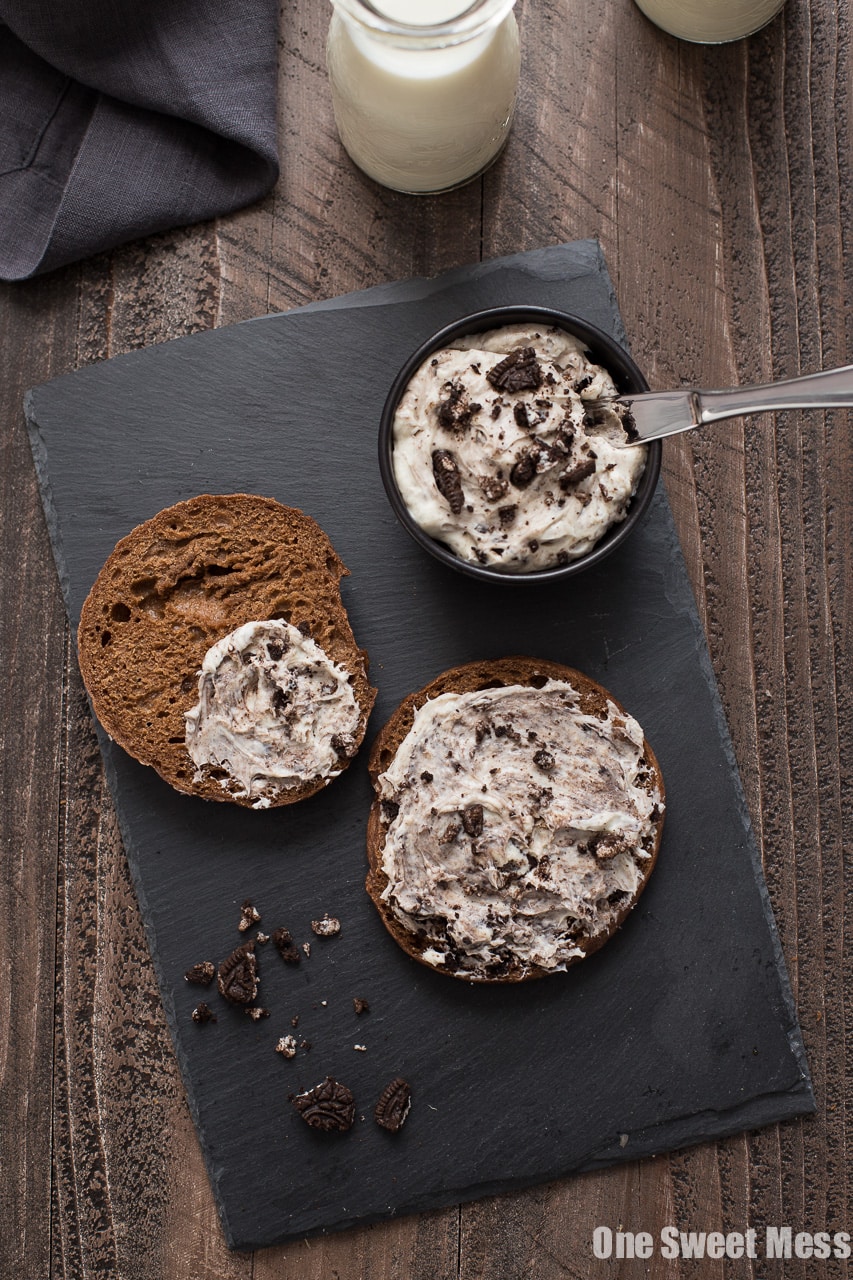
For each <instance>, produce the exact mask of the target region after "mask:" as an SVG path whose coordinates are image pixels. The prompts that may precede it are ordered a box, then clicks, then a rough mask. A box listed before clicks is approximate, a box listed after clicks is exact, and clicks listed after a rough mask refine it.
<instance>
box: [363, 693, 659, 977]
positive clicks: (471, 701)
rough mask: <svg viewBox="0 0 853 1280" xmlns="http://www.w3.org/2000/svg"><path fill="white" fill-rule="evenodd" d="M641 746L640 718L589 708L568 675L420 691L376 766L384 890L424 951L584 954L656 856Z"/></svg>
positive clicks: (652, 796)
mask: <svg viewBox="0 0 853 1280" xmlns="http://www.w3.org/2000/svg"><path fill="white" fill-rule="evenodd" d="M643 749H644V740H643V732H642V729H641V728H640V726H639V724H638V723H637V721H636V720H634V719H633V718H632V717H631V716H628V715H627V714H625V713H624V712H622V711H621V710H620V709H619V708H618V707H617V706H616V705H615V704H614V703H613V702H612V701H610V700H607V703H606V713H605V714H603V715H602V716H599V715H596V714H589V713H586V712H584V711H583V710H582V709H581V706H580V699H579V695H578V693H577V692H576V691H575V689H574V688H573V687H572V686H571V685H570V684H568V683H567V682H563V681H559V680H548V681H547V682H546V683H545V684H544V685H543V687H542V688H541V689H540V688H533V687H528V686H522V685H510V686H507V687H502V688H493V689H486V690H482V691H478V692H472V693H462V694H455V693H447V694H442V695H440V696H438V697H436V698H434V699H432V700H431V701H428V702H426V703H425V704H424V705H423V706H422V707H421V708H420V709H419V710H418V712H417V714H416V716H415V719H414V723H413V725H412V728H411V729H410V731H409V733H408V734H407V736H406V737H405V739H404V740H403V741H402V743H401V744H400V746H399V747H398V749H397V752H396V755H395V757H394V760H393V761H392V763H391V765H390V766H389V768H388V769H387V770H386V771H385V772H384V773H383V774H381V775H380V777H379V779H378V795H379V797H380V799H381V801H382V803H383V812H384V817H385V821H386V822H387V824H388V825H387V831H386V833H385V844H384V849H383V852H382V864H381V865H382V870H383V871H384V873H385V875H386V876H387V885H386V886H385V889H384V891H383V893H382V899H383V900H384V902H385V903H386V905H387V906H388V908H389V910H390V911H391V912H392V913H393V915H394V917H395V918H396V919H397V920H398V921H399V923H400V924H401V925H402V926H403V927H404V928H405V929H406V930H408V931H409V932H410V933H411V934H412V935H418V934H419V933H422V934H425V935H426V937H427V938H428V939H429V942H430V945H429V947H428V948H427V950H426V951H424V953H423V958H424V959H425V960H426V961H427V962H428V963H431V964H433V965H435V966H439V967H447V968H448V969H451V970H452V971H455V972H459V973H463V972H464V974H465V976H466V977H471V978H475V979H476V978H478V977H479V978H484V977H489V976H493V975H495V974H499V973H500V971H501V969H502V968H503V969H506V968H507V967H508V966H509V965H513V966H514V967H516V968H518V967H520V968H521V969H522V970H529V969H539V970H545V971H556V970H560V969H564V968H565V967H566V964H567V962H570V961H571V960H573V959H576V958H579V957H580V956H582V955H583V954H585V947H584V946H582V945H581V944H582V943H584V942H587V941H588V940H589V939H591V938H595V937H596V936H598V935H600V934H601V933H604V932H607V931H609V929H610V928H611V927H612V926H613V924H614V922H615V920H616V917H617V916H618V915H619V914H620V911H621V909H623V908H624V907H625V904H626V903H627V902H628V900H629V899H632V898H633V897H634V895H635V894H636V892H637V890H638V887H639V886H640V883H641V881H642V879H643V877H644V866H646V865H648V864H649V863H650V859H651V858H652V857H653V852H654V848H655V833H656V823H657V821H658V820H659V818H660V813H661V810H662V808H663V800H662V797H661V795H660V793H659V791H658V789H657V784H656V782H655V781H654V779H653V775H652V774H651V773H650V771H649V770H648V768H647V766H646V763H645V761H644V759H643Z"/></svg>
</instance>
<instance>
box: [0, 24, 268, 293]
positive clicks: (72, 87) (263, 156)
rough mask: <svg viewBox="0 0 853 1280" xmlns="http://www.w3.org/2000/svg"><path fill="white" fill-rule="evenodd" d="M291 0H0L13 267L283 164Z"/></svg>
mask: <svg viewBox="0 0 853 1280" xmlns="http://www.w3.org/2000/svg"><path fill="white" fill-rule="evenodd" d="M277 38H278V4H277V2H276V0H65V3H59V2H58V0H0V279H5V280H21V279H25V278H26V277H27V276H31V275H39V274H41V273H43V272H45V271H51V270H53V268H55V267H59V266H63V265H64V264H65V263H68V262H73V261H75V260H76V259H78V258H83V257H86V256H88V255H89V254H92V253H97V252H99V251H100V250H103V249H108V248H111V247H112V246H114V245H117V244H122V243H123V242H124V241H126V240H131V239H134V238H135V237H137V236H142V235H149V234H151V233H153V232H155V231H163V230H166V229H167V228H169V227H176V226H184V225H186V224H188V223H191V222H197V221H199V220H201V219H204V218H211V217H214V216H216V215H217V214H222V213H227V212H230V211H232V210H234V209H238V208H240V207H242V206H243V205H246V204H250V203H251V202H252V201H254V200H257V199H259V198H260V197H261V196H262V195H264V194H265V193H266V192H267V191H268V190H269V189H270V187H271V186H272V185H273V184H274V182H275V180H276V178H277V176H278V159H277V152H276V80H277V53H278V50H277Z"/></svg>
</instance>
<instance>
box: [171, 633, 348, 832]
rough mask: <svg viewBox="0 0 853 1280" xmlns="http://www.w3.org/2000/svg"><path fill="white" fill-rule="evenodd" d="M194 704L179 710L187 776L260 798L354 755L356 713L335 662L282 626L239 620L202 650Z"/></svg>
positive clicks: (264, 803)
mask: <svg viewBox="0 0 853 1280" xmlns="http://www.w3.org/2000/svg"><path fill="white" fill-rule="evenodd" d="M198 696H199V700H198V703H197V705H196V706H195V707H193V708H192V710H191V711H188V712H187V713H186V715H185V721H186V745H187V751H188V752H189V754H190V757H191V758H192V760H193V763H194V764H195V766H196V770H197V773H196V780H197V781H199V780H201V778H202V777H204V776H205V771H207V770H215V771H217V772H221V776H220V777H219V781H220V784H221V786H222V787H223V789H224V790H226V791H228V792H230V793H231V794H236V795H240V796H248V797H251V796H256V797H257V799H256V800H255V802H254V805H253V808H256V809H262V808H267V807H268V806H269V804H270V796H271V795H274V794H275V793H278V792H281V791H286V790H290V789H293V788H296V787H299V786H301V785H302V784H303V783H306V782H312V781H315V780H316V779H318V778H325V779H326V780H327V781H330V780H331V779H332V778H334V777H335V776H336V775H337V774H338V773H340V772H341V769H342V766H343V763H345V762H346V760H347V759H348V758H349V757H350V756H351V755H354V754H355V751H356V749H357V738H356V735H357V733H358V729H359V721H360V718H361V710H360V708H359V705H358V702H357V700H356V697H355V693H354V691H353V688H352V684H351V682H350V675H349V672H348V671H347V670H346V668H345V667H342V666H340V665H339V664H338V663H336V662H333V661H332V659H331V658H330V657H329V656H328V654H326V653H325V652H324V650H323V649H322V648H321V647H320V646H319V645H318V644H317V643H316V642H315V641H314V640H312V639H311V638H310V637H309V636H306V635H303V633H302V632H301V631H300V630H299V629H298V628H297V627H294V626H291V624H290V623H288V622H284V621H283V620H279V619H276V620H274V621H272V622H247V623H245V624H244V625H243V626H241V627H238V628H237V629H236V630H235V631H232V632H231V633H230V634H229V635H227V636H223V638H222V639H221V640H219V641H217V643H216V644H215V645H213V646H212V647H211V648H210V649H208V651H207V653H206V654H205V657H204V661H203V663H202V667H201V672H200V673H199V681H198Z"/></svg>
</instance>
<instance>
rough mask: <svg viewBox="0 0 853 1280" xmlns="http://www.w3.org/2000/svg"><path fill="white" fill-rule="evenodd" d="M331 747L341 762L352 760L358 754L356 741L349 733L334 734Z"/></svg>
mask: <svg viewBox="0 0 853 1280" xmlns="http://www.w3.org/2000/svg"><path fill="white" fill-rule="evenodd" d="M331 745H332V750H333V751H334V753H335V755H336V756H338V758H339V759H341V760H352V758H353V756H354V755H356V754H357V752H358V746H357V744H356V742H355V739H354V738H352V737H351V736H350V735H349V734H348V733H333V734H332V737H331Z"/></svg>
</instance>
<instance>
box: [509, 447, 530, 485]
mask: <svg viewBox="0 0 853 1280" xmlns="http://www.w3.org/2000/svg"><path fill="white" fill-rule="evenodd" d="M535 475H536V452H535V450H528V449H526V450H525V451H524V452H523V453H520V454H519V455H518V457H517V458H516V460H515V462H514V463H513V464H512V469H511V471H510V473H509V482H510V484H511V485H514V486H515V488H516V489H526V488H527V486H528V485H529V484H530V481H531V480H532V479H533V477H534V476H535Z"/></svg>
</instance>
